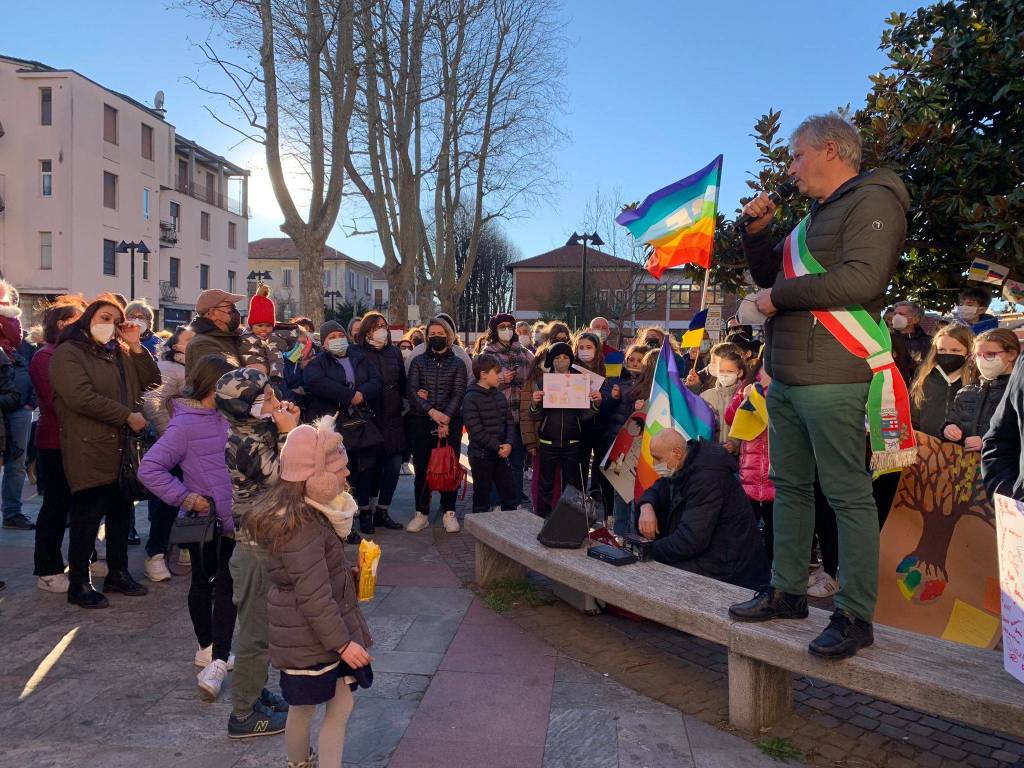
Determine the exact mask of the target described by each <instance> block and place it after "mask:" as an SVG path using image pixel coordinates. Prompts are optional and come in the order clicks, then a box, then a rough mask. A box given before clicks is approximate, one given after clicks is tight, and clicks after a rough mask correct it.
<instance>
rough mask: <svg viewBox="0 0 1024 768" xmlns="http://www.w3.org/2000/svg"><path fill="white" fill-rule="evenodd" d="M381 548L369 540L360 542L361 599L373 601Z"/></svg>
mask: <svg viewBox="0 0 1024 768" xmlns="http://www.w3.org/2000/svg"><path fill="white" fill-rule="evenodd" d="M379 563H380V547H379V546H378V545H377V544H374V543H373V542H372V541H370V540H369V539H363V540H362V541H361V542H359V599H360V600H373V593H374V592H375V591H376V589H377V565H378V564H379Z"/></svg>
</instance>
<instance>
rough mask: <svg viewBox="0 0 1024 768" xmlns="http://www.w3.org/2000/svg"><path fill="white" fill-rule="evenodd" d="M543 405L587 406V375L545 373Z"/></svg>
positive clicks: (588, 400)
mask: <svg viewBox="0 0 1024 768" xmlns="http://www.w3.org/2000/svg"><path fill="white" fill-rule="evenodd" d="M544 407H545V408H581V409H582V408H589V407H590V387H589V384H588V380H587V377H586V376H580V375H578V374H574V373H545V374H544Z"/></svg>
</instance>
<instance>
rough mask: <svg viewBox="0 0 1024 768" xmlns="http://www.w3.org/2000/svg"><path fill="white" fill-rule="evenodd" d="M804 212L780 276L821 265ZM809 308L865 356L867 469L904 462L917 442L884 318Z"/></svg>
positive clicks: (818, 270) (859, 310)
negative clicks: (814, 253)
mask: <svg viewBox="0 0 1024 768" xmlns="http://www.w3.org/2000/svg"><path fill="white" fill-rule="evenodd" d="M809 219H810V217H809V216H808V217H805V218H804V219H803V220H802V221H801V222H800V223H799V224H797V226H796V229H794V230H793V231H792V232H791V233H790V234H789V237H787V238H786V244H785V248H784V250H783V256H782V267H783V271H784V273H785V275H786V278H787V279H789V278H793V277H801V276H802V275H820V274H823V273H825V272H826V271H827V270H826V269H825V268H824V267H823V266H821V264H819V263H818V261H817V259H815V258H814V256H812V255H811V252H810V250H809V249H808V248H807V225H808V221H809ZM811 314H812V315H814V317H815V318H817V320H818V322H820V323H821V324H822V325H824V326H825V328H826V329H828V332H829V333H831V334H832V335H833V336H834V337H835V339H836V341H838V342H839V343H840V344H842V345H843V347H844V348H845V349H846V351H847V352H849V353H850V354H852V355H856V356H857V357H859V358H861V359H863V360H866V361H867V363H868V365H869V366H871V372H872V373H873V374H874V377H873V378H872V379H871V388H870V389H869V390H868V402H867V415H868V425H869V428H870V432H871V469H872V470H876V471H879V470H881V471H885V470H892V469H897V468H899V467H908V466H910V465H911V464H913V463H914V462H915V461H916V460H917V443H916V441H915V439H914V429H913V427H912V426H911V423H910V397H909V395H908V394H907V385H906V382H904V381H903V376H902V375H901V374H900V372H899V370H898V369H897V368H896V361H895V360H893V357H892V339H891V338H890V337H889V329H888V328H887V327H886V325H885V322H884V321H881V320H879V321H878V322H875V320H874V319H872V317H871V315H870V314H869V313H868V312H867V310H865V309H864V308H863V307H860V306H857V305H854V306H850V307H846V308H845V309H814V310H811Z"/></svg>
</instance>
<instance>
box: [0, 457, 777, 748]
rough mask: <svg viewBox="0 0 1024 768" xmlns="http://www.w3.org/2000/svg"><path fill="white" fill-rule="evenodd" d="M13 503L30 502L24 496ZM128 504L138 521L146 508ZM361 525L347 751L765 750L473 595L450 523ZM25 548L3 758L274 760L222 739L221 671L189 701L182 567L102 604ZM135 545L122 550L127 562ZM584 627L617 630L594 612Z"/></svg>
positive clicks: (16, 569) (3, 564)
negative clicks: (370, 644) (87, 600)
mask: <svg viewBox="0 0 1024 768" xmlns="http://www.w3.org/2000/svg"><path fill="white" fill-rule="evenodd" d="M409 496H411V483H410V482H409V478H407V477H404V478H403V482H402V486H401V493H400V496H399V499H398V500H397V502H396V505H395V509H394V513H395V516H396V517H398V518H399V519H402V518H406V517H409V516H411V514H410V513H409V512H407V513H405V514H404V515H403V514H401V513H399V512H398V510H399V509H403V508H408V503H407V502H408V497H409ZM26 507H27V509H26V511H27V512H28V513H29V514H30V516H32V517H34V516H35V511H36V509H37V504H36V503H34V502H30V503H29V504H27V505H26ZM138 517H139V522H140V525H139V528H140V532H143V534H144V532H145V529H146V526H145V524H144V518H145V511H144V507H142V506H140V508H139V515H138ZM375 538H376V539H377V540H378V541H379V542H380V543H381V546H382V548H383V561H382V568H381V573H380V580H379V586H378V590H377V596H376V598H375V599H374V600H373V601H371V602H369V603H367V604H365V607H364V610H365V612H366V615H367V620H368V622H369V623H370V626H371V630H372V632H373V635H374V640H375V646H374V648H373V650H372V653H373V655H374V663H373V666H374V674H375V682H374V686H373V687H372V688H371V689H370V690H369V691H361V692H360V693H359V694H357V699H356V707H355V711H354V713H353V715H352V719H351V720H350V723H349V730H348V737H347V741H346V745H345V765H346V766H352V767H353V768H354V767H356V766H360V767H364V766H365V767H367V768H368V767H370V766H374V767H378V766H393V767H394V768H433V767H435V766H436V767H437V768H441V767H442V766H443V767H444V768H463V767H464V768H483V767H484V766H486V767H487V768H504V767H506V766H507V767H508V768H520V767H523V768H531V767H535V768H570V767H575V766H586V767H587V768H619V767H620V766H621V768H627V766H628V767H629V768H634V767H640V766H647V767H648V768H677V767H682V768H689V767H692V768H729V767H731V766H751V767H752V768H759V767H760V766H768V765H775V764H776V763H775V762H774V761H773V760H771V759H769V758H768V757H766V756H765V755H763V754H762V753H761V752H760V751H759V750H758V748H757V747H756V746H755V745H753V744H751V743H750V742H749V741H747V740H745V739H742V738H739V737H738V736H735V735H733V734H730V733H727V732H725V731H722V730H719V729H717V728H715V727H713V726H712V725H709V724H707V723H705V722H703V720H702V719H700V718H696V717H691V716H689V715H688V714H684V712H685V708H681V707H678V706H675V705H673V704H671V703H669V702H665V701H658V700H655V698H653V697H650V696H646V695H643V694H642V693H637V692H636V691H634V690H632V689H631V687H627V686H626V685H623V684H622V683H621V682H620V681H618V680H616V679H613V677H612V676H609V674H608V673H606V672H604V671H601V667H595V666H592V665H589V664H586V663H582V662H581V661H579V660H576V659H575V658H574V657H575V656H576V654H575V653H572V654H570V653H567V652H566V649H565V643H564V642H558V643H552V642H549V641H548V640H547V639H545V637H544V635H547V634H550V633H549V632H546V631H545V632H544V633H535V632H532V631H527V630H526V629H525V628H523V627H521V626H519V625H518V623H519V622H521V621H522V620H523V619H525V618H528V617H529V616H528V615H518V616H516V617H515V619H516V621H513V620H511V619H509V618H506V617H504V616H500V615H498V614H496V613H494V612H493V611H491V610H490V609H488V608H486V607H485V606H484V605H483V603H481V601H480V600H479V598H478V597H477V596H476V595H475V593H474V592H473V591H471V590H470V589H468V588H467V587H466V586H465V585H464V584H463V581H462V580H461V579H460V578H459V577H458V576H457V575H456V573H460V572H464V571H465V564H464V563H463V562H460V561H459V558H458V557H457V556H455V555H454V553H456V552H459V551H460V550H461V551H469V550H468V547H467V546H466V543H467V538H468V537H465V535H464V534H456V535H454V536H449V535H447V534H444V533H443V532H441V531H440V529H435V530H434V531H433V532H423V533H420V534H407V533H405V532H403V531H399V532H382V533H380V534H378V535H377V536H376V537H375ZM435 542H438V543H439V545H436V544H435ZM32 546H33V535H32V534H31V533H22V532H14V531H2V532H0V578H2V579H4V580H6V581H7V583H8V587H7V590H6V591H5V592H2V593H0V647H2V648H3V649H4V652H3V659H4V663H3V665H2V666H0V734H2V737H0V744H2V748H0V768H7V767H8V766H10V767H11V768H14V766H46V767H48V768H71V767H75V768H78V767H83V768H84V767H85V766H89V767H90V768H93V767H99V768H122V767H124V768H127V767H128V766H132V767H133V768H134V767H135V766H147V768H171V766H187V767H188V768H256V767H257V766H282V765H284V758H283V749H284V743H283V738H282V737H267V738H259V739H249V740H245V741H241V742H232V741H229V740H228V739H227V738H226V722H227V717H228V714H229V712H230V704H229V701H230V692H229V685H230V682H229V683H228V686H226V687H225V690H224V692H222V694H221V697H220V699H219V700H218V701H217V702H214V703H207V702H204V701H202V700H201V699H200V697H199V695H198V691H197V689H196V686H195V673H196V671H197V670H196V669H195V667H193V666H192V655H193V653H194V650H195V640H194V636H193V634H192V629H191V624H190V622H189V620H188V614H187V610H186V607H185V595H186V592H187V581H188V579H187V577H176V578H175V579H173V580H172V581H171V582H170V583H168V584H156V585H154V584H150V585H149V586H150V594H149V595H148V596H147V597H144V598H128V597H120V596H114V597H112V598H111V607H110V608H109V609H107V610H104V611H82V610H81V609H77V608H73V607H71V606H69V605H68V604H67V602H66V600H65V599H64V597H63V596H62V595H52V594H47V593H43V592H41V591H39V590H37V589H36V588H35V578H34V577H33V576H32V575H31V570H32ZM442 550H444V553H445V554H442ZM142 557H143V552H142V549H141V548H140V547H134V548H131V562H132V568H133V571H134V572H135V574H136V575H137V576H141V574H142ZM470 569H471V563H470ZM552 607H554V606H552ZM567 611H568V609H566V612H565V613H564V616H565V617H569V616H571V614H570V613H568V612H567ZM573 618H575V617H573ZM589 626H591V627H595V628H598V630H599V631H600V633H602V634H605V635H607V636H608V637H615V636H616V635H615V633H614V631H612V630H611V629H609V628H605V627H604V626H603V624H601V623H595V622H590V623H589ZM572 637H573V635H568V636H567V637H566V638H564V639H570V638H572ZM228 680H229V681H230V676H229V678H228ZM270 684H271V687H273V686H274V685H276V675H274V674H273V673H272V674H271V683H270Z"/></svg>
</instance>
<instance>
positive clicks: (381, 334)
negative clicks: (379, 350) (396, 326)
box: [370, 328, 388, 347]
mask: <svg viewBox="0 0 1024 768" xmlns="http://www.w3.org/2000/svg"><path fill="white" fill-rule="evenodd" d="M370 343H371V344H373V346H375V347H383V346H384V345H385V344H387V343H388V329H387V328H378V329H377V330H375V331H374V332H373V333H371V334H370Z"/></svg>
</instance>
